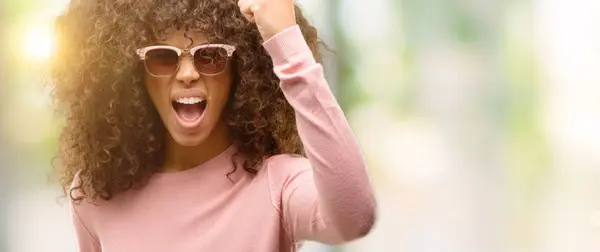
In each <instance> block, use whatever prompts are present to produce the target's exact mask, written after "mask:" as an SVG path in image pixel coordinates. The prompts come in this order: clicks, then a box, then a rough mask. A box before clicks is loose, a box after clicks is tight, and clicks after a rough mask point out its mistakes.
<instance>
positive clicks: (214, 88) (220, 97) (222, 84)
mask: <svg viewBox="0 0 600 252" xmlns="http://www.w3.org/2000/svg"><path fill="white" fill-rule="evenodd" d="M231 82H232V78H231V75H230V74H229V73H227V74H226V75H225V73H223V75H222V76H218V77H217V78H214V79H213V80H211V81H210V82H208V83H207V88H208V92H209V94H210V96H211V100H213V101H212V102H215V103H218V105H219V108H221V109H222V108H223V106H224V105H225V104H226V103H227V100H228V99H229V93H230V91H231V85H232V83H231Z"/></svg>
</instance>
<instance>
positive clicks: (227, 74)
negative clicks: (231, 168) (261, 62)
mask: <svg viewBox="0 0 600 252" xmlns="http://www.w3.org/2000/svg"><path fill="white" fill-rule="evenodd" d="M190 38H191V39H190ZM157 42H158V43H157V44H158V45H168V46H174V47H177V48H179V49H182V50H183V49H191V48H194V47H196V46H198V45H202V44H206V43H207V42H208V41H207V40H206V38H205V36H203V35H202V34H201V33H199V32H194V31H191V30H190V31H188V32H187V34H184V29H175V28H172V29H170V30H167V33H166V35H165V36H164V37H163V38H162V39H161V40H159V41H157ZM196 54H198V52H197V53H196ZM166 56H169V55H168V54H167V55H161V53H160V52H155V53H154V54H147V55H146V57H156V58H159V59H161V57H162V59H164V58H166ZM171 56H172V55H171ZM213 56H214V55H213ZM171 58H172V57H171ZM223 59H225V58H223ZM225 60H227V61H229V59H228V58H226V59H225ZM163 61H164V60H163ZM174 61H176V60H172V61H171V63H173V62H174ZM148 62H149V61H148V60H146V65H145V66H146V70H145V85H146V88H147V90H148V93H149V95H150V99H151V100H152V103H153V104H154V106H155V107H156V110H157V111H158V113H159V115H160V117H161V119H162V121H163V123H164V125H165V127H166V129H167V131H168V132H169V134H170V136H171V138H172V139H173V140H174V141H175V142H177V143H178V144H179V145H182V146H198V145H200V144H201V143H203V142H205V141H206V140H207V139H210V138H209V137H210V135H211V133H212V132H213V131H220V132H224V131H225V129H223V128H224V127H225V124H224V123H223V122H222V121H221V118H222V116H221V114H222V113H223V110H224V108H225V106H226V104H227V100H228V98H229V93H230V90H231V82H232V76H231V67H230V65H231V64H230V63H229V62H221V63H219V62H217V63H215V65H217V66H215V65H211V66H209V65H208V64H209V63H211V62H212V61H211V56H210V51H206V52H205V57H204V59H199V58H198V57H196V60H194V58H192V57H190V56H189V54H187V53H184V54H182V55H181V57H179V68H177V69H176V70H173V71H174V73H173V74H171V75H170V76H166V77H164V76H163V75H161V77H157V76H156V75H153V74H150V72H149V71H156V70H152V69H151V68H156V67H157V66H150V68H149V66H148ZM167 62H168V61H167ZM194 62H196V63H194ZM195 64H196V65H198V66H197V67H196V66H195ZM200 64H205V66H204V68H203V66H201V65H200ZM211 64H212V63H211ZM219 64H221V65H220V66H218V65H219ZM223 66H224V70H223V71H222V72H220V73H219V74H216V75H209V76H207V75H204V74H201V73H200V72H199V71H198V69H200V70H201V71H203V72H205V71H207V70H206V69H207V68H211V67H212V68H213V69H214V68H223ZM160 67H161V66H160V65H159V66H158V68H159V69H160ZM208 71H210V69H209V70H208ZM215 128H217V129H216V130H215Z"/></svg>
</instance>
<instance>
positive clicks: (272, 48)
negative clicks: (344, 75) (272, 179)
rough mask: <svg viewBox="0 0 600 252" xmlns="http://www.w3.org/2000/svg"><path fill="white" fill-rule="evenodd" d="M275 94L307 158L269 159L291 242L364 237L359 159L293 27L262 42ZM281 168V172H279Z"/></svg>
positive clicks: (363, 172) (366, 191)
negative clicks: (276, 82) (291, 113)
mask: <svg viewBox="0 0 600 252" xmlns="http://www.w3.org/2000/svg"><path fill="white" fill-rule="evenodd" d="M264 47H265V48H266V50H267V52H268V53H269V54H270V55H271V58H272V60H273V64H274V71H275V73H276V74H277V76H278V77H279V79H280V81H281V82H280V86H281V89H282V91H283V93H284V95H285V97H286V99H287V100H288V102H289V103H290V104H291V106H292V107H293V108H294V110H295V114H296V124H297V128H298V133H299V135H300V138H301V140H302V143H303V145H304V148H305V151H306V155H307V158H287V159H285V160H284V159H282V158H279V160H274V162H271V164H270V165H271V166H278V168H277V170H279V171H280V170H284V171H286V172H287V176H285V179H283V181H282V184H281V185H280V186H281V187H282V188H281V189H280V190H281V191H280V198H279V199H278V201H279V202H276V203H275V204H278V206H279V207H280V209H279V210H280V211H281V214H282V219H283V225H284V228H285V229H286V231H287V233H288V234H289V235H290V236H291V238H292V239H293V240H296V241H298V240H314V241H319V242H323V243H328V244H339V243H343V242H347V241H351V240H354V239H357V238H360V237H362V236H364V235H366V234H367V233H368V232H369V231H370V230H371V228H372V226H373V224H374V222H375V211H376V210H375V209H376V201H375V197H374V194H373V190H372V187H371V184H370V182H369V176H368V172H367V165H366V161H365V158H364V156H363V154H362V152H361V150H360V148H359V146H358V143H357V141H356V139H355V137H354V136H353V133H352V130H351V129H350V126H349V124H348V122H347V120H346V118H345V116H344V113H343V112H342V110H341V108H340V106H339V104H338V102H337V101H336V99H335V97H334V95H333V93H332V92H331V90H330V88H329V86H328V84H327V82H326V81H325V78H324V74H323V69H322V66H321V65H320V64H319V63H317V62H316V61H315V58H314V57H313V55H312V53H311V50H310V48H309V47H308V45H307V43H306V41H305V40H304V38H303V36H302V33H301V31H300V28H299V27H298V26H297V25H296V26H293V27H290V28H288V29H286V30H285V31H283V32H281V33H279V34H277V35H276V36H274V37H273V38H271V39H270V40H268V41H266V42H265V43H264ZM281 166H285V167H281Z"/></svg>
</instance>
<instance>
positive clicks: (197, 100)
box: [175, 97, 203, 104]
mask: <svg viewBox="0 0 600 252" xmlns="http://www.w3.org/2000/svg"><path fill="white" fill-rule="evenodd" d="M175 101H176V102H178V103H183V104H196V103H200V102H202V101H203V100H202V99H201V98H199V97H183V98H179V99H177V100H175Z"/></svg>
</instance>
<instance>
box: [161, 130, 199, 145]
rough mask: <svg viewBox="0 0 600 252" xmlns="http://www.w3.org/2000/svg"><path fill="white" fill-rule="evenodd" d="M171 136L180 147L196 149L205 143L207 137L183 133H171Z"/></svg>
mask: <svg viewBox="0 0 600 252" xmlns="http://www.w3.org/2000/svg"><path fill="white" fill-rule="evenodd" d="M169 133H170V134H171V138H173V140H174V141H175V143H177V144H178V145H181V146H184V147H195V146H198V145H200V144H202V143H204V142H205V140H206V138H207V136H206V134H203V133H199V134H197V135H190V134H185V133H183V132H173V131H171V132H169Z"/></svg>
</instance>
